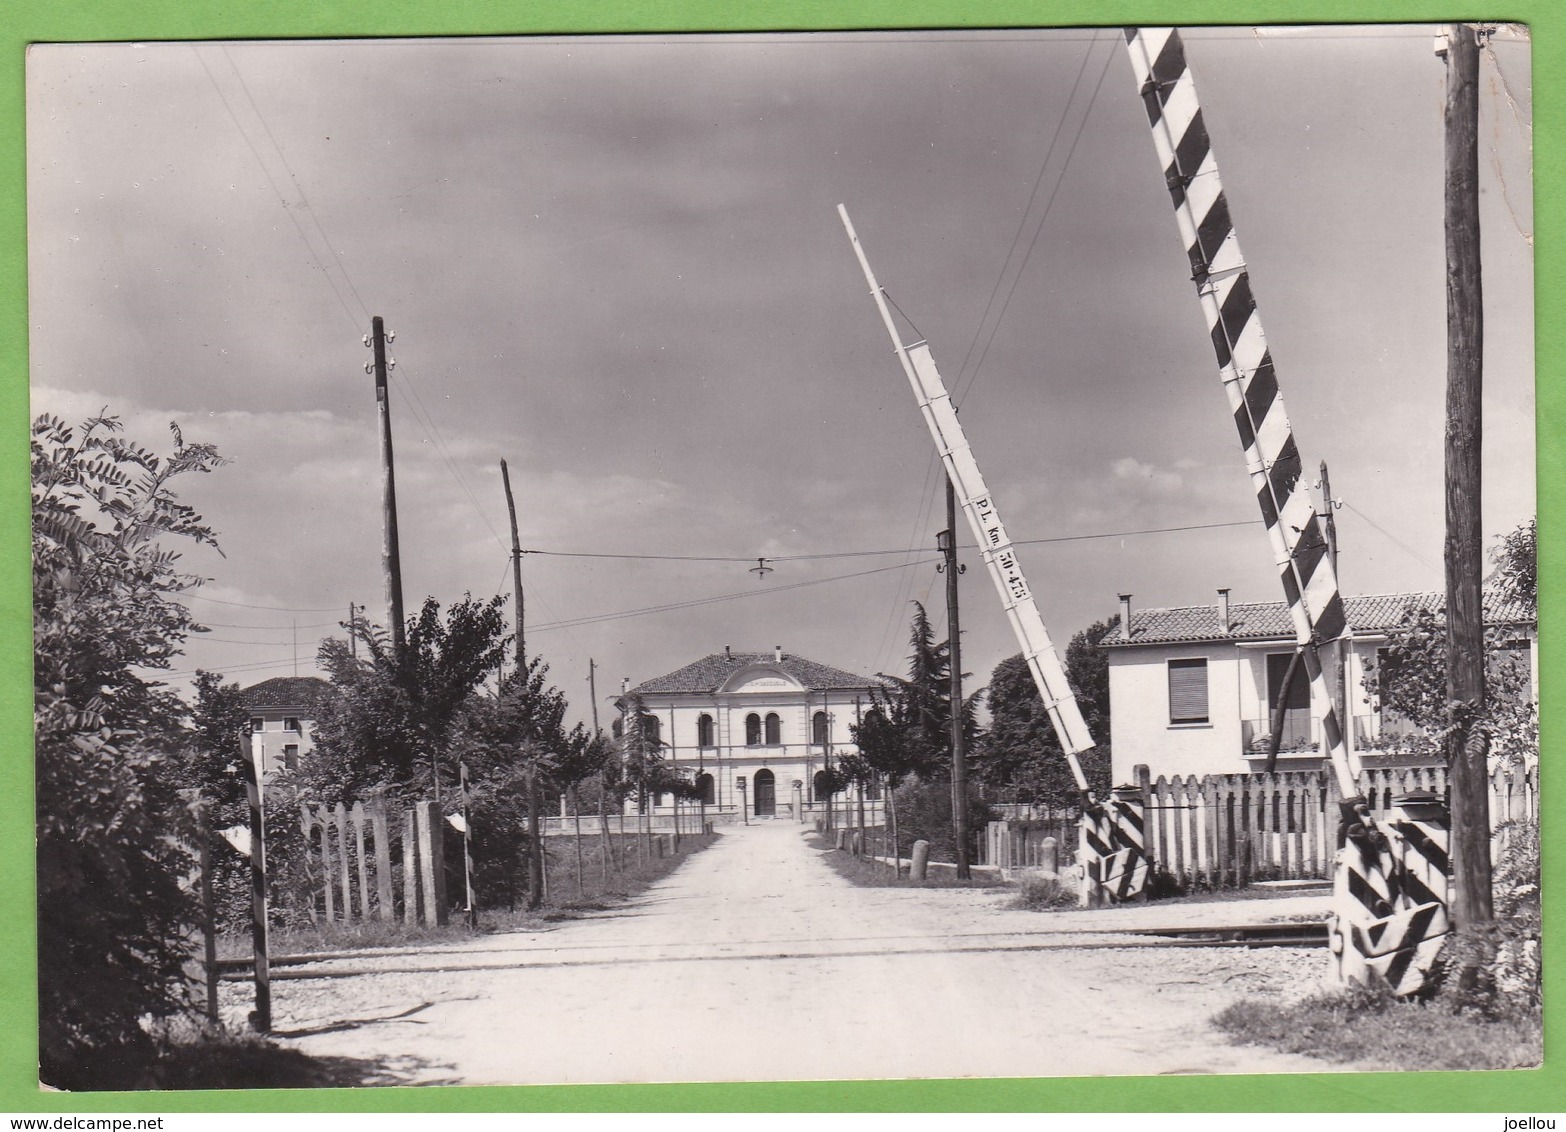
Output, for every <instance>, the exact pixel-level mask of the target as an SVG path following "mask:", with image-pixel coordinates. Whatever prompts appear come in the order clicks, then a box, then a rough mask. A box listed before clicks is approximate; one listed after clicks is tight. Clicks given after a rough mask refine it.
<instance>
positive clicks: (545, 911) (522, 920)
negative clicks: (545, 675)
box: [218, 833, 721, 959]
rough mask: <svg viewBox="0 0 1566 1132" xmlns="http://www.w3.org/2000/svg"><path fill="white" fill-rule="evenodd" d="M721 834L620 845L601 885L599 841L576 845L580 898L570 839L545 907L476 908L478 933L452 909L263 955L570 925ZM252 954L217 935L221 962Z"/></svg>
mask: <svg viewBox="0 0 1566 1132" xmlns="http://www.w3.org/2000/svg"><path fill="white" fill-rule="evenodd" d="M719 836H721V835H720V834H716V833H714V834H708V835H695V834H688V835H685V836H682V837H681V838H680V852H679V853H677V854H674V855H672V856H667V857H657V856H653V857H650V858H648V859H646V860H638V858H637V854H636V849H635V847H634V845H632V844H631V843H632V842H633V841H634V839H632V838H627V845H628V846H630V847H629V849H628V853H627V857H626V859H624V860H623V862H622V863H621V867H620V868H618V869H610V870H609V874H608V881H607V883H605V881H604V875H603V869H602V862H601V857H600V852H601V850H600V848H599V842H598V840H597V839H596V838H594V839H592V841H591V844H589V842H588V839H587V838H586V837H584V838H583V865H582V881H583V884H582V891H581V892H580V893H578V891H577V887H576V857H575V851H574V849H573V848H572V847H571V841H570V839H569V838H551V839H550V840H552V841H559V842H562V843H563V845H562V846H551V847H550V853H549V856H550V861H549V868H548V879H547V882H546V888H547V895H546V897H545V900H544V903H543V904H542V905H541V906H540V907H539V908H538V909H536V910H534V911H528V910H527V909H526V908H524V907H522V906H521V905H520V904H519V905H518V906H517V907H516V908H508V907H504V906H502V907H498V908H480V910H479V916H478V928H477V929H476V930H475V929H474V928H472V927H471V926H469V923H468V919H467V916H466V915H465V914H464V913H463V912H462V911H461V910H460V908H459V907H453V908H452V911H451V920H450V922H449V923H448V924H447V925H446V926H445V927H427V926H425V925H423V924H408V923H403V922H402V921H400V920H367V921H363V922H353V923H345V922H343V921H341V920H338V921H334V922H332V923H321V924H316V925H309V924H307V925H303V926H299V927H287V928H274V929H272V931H271V932H270V933H268V937H267V944H268V950H269V951H270V952H271V953H272V954H273V955H313V954H316V953H318V952H326V951H362V950H369V949H375V948H391V947H411V946H418V945H420V944H445V943H452V942H455V941H459V940H463V939H472V938H475V937H477V936H481V935H489V934H493V933H496V932H511V931H538V930H541V929H543V928H544V927H546V926H547V925H549V924H552V923H559V922H560V921H562V920H573V919H577V918H579V917H581V916H584V915H587V914H588V913H591V912H601V911H603V910H604V909H606V908H611V907H614V906H615V905H617V904H620V903H623V902H624V901H626V900H629V899H630V898H631V897H633V896H636V895H637V894H639V893H641V892H643V891H645V890H646V889H647V888H648V886H650V885H652V884H653V883H654V882H656V881H658V880H660V879H662V878H663V877H666V876H668V875H669V874H670V873H672V872H673V871H674V870H675V869H677V868H679V867H680V865H681V864H683V863H684V861H685V859H686V858H687V857H689V856H690V855H691V854H692V853H697V852H700V851H701V850H702V849H705V848H707V846H709V845H711V844H712V843H713V842H714V841H715V840H717V838H718V837H719ZM452 895H453V896H454V897H456V899H454V900H453V903H454V904H460V897H457V895H456V894H452ZM250 954H251V941H250V933H249V931H248V930H245V931H238V932H223V933H220V934H219V936H218V957H219V958H220V959H237V958H247V957H249V955H250Z"/></svg>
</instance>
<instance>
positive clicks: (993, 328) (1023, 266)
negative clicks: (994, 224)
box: [952, 43, 1115, 406]
mask: <svg viewBox="0 0 1566 1132" xmlns="http://www.w3.org/2000/svg"><path fill="white" fill-rule="evenodd" d="M1088 50H1089V52H1091V51H1092V47H1091V45H1090V46H1089V48H1088ZM1114 58H1115V50H1114V45H1113V43H1111V45H1110V50H1109V52H1108V53H1106V54H1105V56H1104V66H1103V67H1102V68H1101V69H1100V70H1099V72H1098V82H1097V83H1096V84H1095V85H1094V87H1093V93H1092V94H1091V95H1090V96H1089V97H1088V104H1087V109H1086V110H1084V111H1083V112H1082V117H1081V119H1080V120H1079V121H1078V122H1077V132H1076V134H1075V135H1073V137H1072V139H1071V148H1070V149H1068V150H1067V151H1066V157H1065V160H1064V161H1063V162H1061V166H1060V173H1059V174H1058V175H1057V176H1056V177H1055V184H1054V187H1053V188H1051V189H1050V193H1049V199H1048V200H1047V201H1045V202H1044V211H1043V212H1042V213H1041V214H1040V215H1039V222H1038V226H1037V227H1035V228H1034V229H1033V238H1032V239H1031V240H1029V241H1028V250H1027V251H1026V252H1024V253H1023V256H1022V261H1021V262H1020V263H1019V264H1018V265H1017V270H1016V273H1015V274H1013V275H1012V277H1011V286H1010V287H1009V288H1008V289H1007V291H1006V298H1005V301H1004V302H1002V303H1001V309H1000V313H999V314H997V315H996V316H995V321H994V322H992V323H991V324H990V333H989V337H987V338H986V339H985V340H984V349H983V350H981V351H980V352H979V360H978V361H976V362H974V363H973V372H972V373H970V374H969V375H968V384H967V386H966V387H965V388H963V389H962V390H961V391H960V393H959V394H958V396H956V397H954V398H953V400H952V403H953V405H954V406H955V405H956V404H957V403H958V402H959V401H960V400H961V399H962V398H965V397H967V396H968V394H969V393H971V392H973V387H974V385H975V383H976V382H977V381H978V379H979V373H980V371H981V370H982V369H983V368H984V360H985V359H986V358H987V357H989V353H990V346H991V345H992V344H993V343H994V342H995V335H996V332H997V331H999V330H1000V325H1001V322H1002V321H1003V320H1004V319H1005V317H1006V312H1007V311H1008V310H1009V309H1011V300H1012V298H1013V296H1015V295H1016V293H1017V284H1018V282H1020V281H1021V279H1022V273H1023V272H1024V271H1026V270H1027V267H1028V260H1030V259H1031V258H1033V249H1034V248H1035V247H1037V246H1038V242H1039V236H1041V235H1042V234H1043V232H1044V225H1045V222H1046V221H1048V220H1049V214H1050V210H1051V209H1053V208H1054V207H1055V198H1056V197H1057V196H1059V194H1060V186H1061V185H1062V184H1063V183H1064V182H1065V179H1066V173H1067V171H1069V170H1070V168H1071V159H1072V157H1073V156H1075V155H1076V152H1077V143H1078V142H1080V141H1081V140H1082V133H1083V131H1084V130H1085V129H1086V128H1087V123H1088V119H1089V118H1090V117H1092V115H1093V107H1094V106H1095V105H1096V104H1097V103H1098V94H1099V91H1100V90H1102V89H1103V87H1104V76H1106V75H1107V74H1109V64H1110V63H1111V62H1113V60H1114ZM960 376H961V375H960V374H959V377H960ZM959 384H960V382H959Z"/></svg>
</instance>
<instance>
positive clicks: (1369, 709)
mask: <svg viewBox="0 0 1566 1132" xmlns="http://www.w3.org/2000/svg"><path fill="white" fill-rule="evenodd" d="M1444 607H1445V598H1444V595H1442V594H1440V593H1401V594H1380V595H1372V596H1361V597H1349V598H1345V599H1344V611H1345V614H1346V617H1347V620H1348V625H1349V630H1350V633H1349V638H1348V639H1347V641H1346V642H1345V643H1346V645H1347V647H1346V648H1345V649H1344V650H1343V654H1344V660H1345V661H1346V669H1347V671H1346V673H1344V675H1343V676H1342V677H1339V675H1338V673H1339V672H1340V671H1342V670H1341V669H1339V668H1338V667H1337V662H1336V661H1335V660H1334V659H1333V654H1334V652H1335V651H1336V650H1335V649H1334V648H1333V647H1331V646H1327V647H1324V648H1323V650H1322V652H1323V656H1324V669H1326V670H1327V671H1328V673H1329V677H1330V680H1331V682H1332V683H1334V684H1336V686H1337V688H1338V693H1337V694H1338V696H1339V697H1340V700H1341V702H1342V703H1343V704H1344V707H1343V709H1342V716H1343V717H1344V719H1345V721H1346V723H1347V726H1346V727H1345V734H1346V737H1347V741H1348V742H1349V743H1350V744H1351V746H1352V749H1354V750H1355V751H1357V752H1358V753H1359V755H1360V757H1361V758H1362V759H1363V761H1364V763H1365V765H1367V766H1378V765H1379V766H1388V765H1408V764H1409V763H1411V762H1416V761H1419V760H1418V758H1417V757H1415V756H1413V755H1411V753H1410V751H1409V750H1408V749H1407V748H1406V745H1405V744H1404V743H1402V742H1400V737H1406V735H1407V734H1408V732H1409V730H1410V725H1409V723H1408V722H1407V721H1406V720H1402V719H1399V718H1398V717H1397V716H1396V715H1395V714H1393V713H1391V712H1389V711H1386V710H1384V709H1383V707H1382V705H1381V702H1380V695H1379V691H1378V688H1379V679H1380V677H1379V675H1378V673H1379V672H1382V671H1385V653H1384V650H1385V648H1386V645H1387V642H1388V640H1389V637H1390V635H1391V634H1392V633H1393V632H1395V631H1396V630H1397V629H1399V628H1400V627H1402V626H1404V625H1407V624H1408V623H1409V621H1410V619H1411V618H1412V617H1414V616H1416V615H1417V614H1419V613H1421V612H1428V613H1432V614H1436V615H1439V614H1440V613H1441V612H1442V610H1443V609H1444ZM1484 618H1485V624H1486V626H1487V627H1488V628H1490V629H1491V630H1495V631H1497V633H1498V636H1499V638H1500V646H1501V648H1502V649H1503V650H1506V651H1510V652H1511V653H1513V654H1514V655H1515V657H1516V658H1517V659H1518V660H1520V661H1524V662H1526V663H1527V664H1528V665H1529V672H1530V674H1531V679H1532V680H1533V681H1534V682H1535V686H1534V689H1533V693H1534V695H1533V698H1534V701H1535V702H1537V700H1538V691H1537V684H1536V681H1537V675H1536V674H1537V672H1538V663H1537V661H1538V654H1537V650H1538V632H1537V621H1536V617H1535V614H1534V611H1533V609H1532V607H1531V606H1529V605H1527V604H1526V603H1523V602H1517V601H1507V600H1503V599H1501V598H1500V597H1499V596H1498V595H1496V594H1494V593H1486V595H1485V601H1484ZM1099 644H1100V645H1101V646H1102V647H1103V648H1104V649H1105V650H1106V652H1107V653H1108V658H1109V700H1110V731H1111V740H1112V744H1113V767H1114V780H1115V781H1116V782H1130V781H1132V780H1133V778H1134V768H1135V767H1136V766H1138V765H1139V764H1143V765H1146V766H1147V767H1148V768H1149V769H1150V770H1151V771H1152V773H1153V775H1154V776H1155V777H1156V776H1158V775H1169V776H1172V775H1190V774H1195V775H1207V774H1236V773H1244V772H1246V771H1248V770H1260V769H1261V764H1262V763H1263V762H1264V761H1265V759H1266V756H1267V752H1268V747H1269V744H1270V739H1271V729H1272V725H1273V722H1274V720H1275V719H1276V718H1277V713H1278V711H1279V709H1280V708H1281V709H1282V716H1283V719H1282V722H1283V734H1282V741H1281V743H1280V745H1279V753H1278V764H1277V765H1278V769H1280V770H1305V769H1312V768H1315V767H1317V766H1320V765H1321V760H1322V758H1323V752H1322V750H1321V720H1320V717H1319V712H1318V711H1317V710H1316V709H1314V708H1313V707H1312V705H1311V702H1310V687H1309V684H1308V683H1307V681H1306V677H1305V672H1304V666H1303V665H1299V666H1297V667H1296V668H1295V669H1294V674H1293V677H1292V679H1288V677H1289V661H1290V659H1291V657H1292V655H1293V653H1294V627H1293V624H1292V622H1291V621H1290V618H1289V611H1288V608H1287V606H1285V605H1284V603H1283V602H1281V601H1276V602H1257V603H1249V602H1246V603H1231V602H1230V601H1229V591H1228V590H1219V591H1218V600H1217V602H1215V603H1214V604H1212V605H1196V606H1184V607H1179V608H1173V609H1138V610H1134V611H1133V610H1132V608H1131V597H1130V595H1129V594H1122V595H1121V598H1120V624H1119V625H1118V626H1117V627H1116V628H1114V629H1111V630H1110V631H1109V633H1107V634H1106V635H1105V636H1104V637H1103V638H1101V640H1100V641H1099ZM1378 660H1379V661H1380V666H1379V667H1378ZM1286 680H1287V682H1286ZM1340 680H1341V682H1340V683H1339V681H1340Z"/></svg>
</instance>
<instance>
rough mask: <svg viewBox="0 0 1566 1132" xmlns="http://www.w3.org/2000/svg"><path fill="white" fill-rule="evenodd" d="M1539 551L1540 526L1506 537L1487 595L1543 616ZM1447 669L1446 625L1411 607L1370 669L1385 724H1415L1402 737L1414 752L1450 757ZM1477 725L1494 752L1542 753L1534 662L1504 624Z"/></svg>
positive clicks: (1491, 638)
mask: <svg viewBox="0 0 1566 1132" xmlns="http://www.w3.org/2000/svg"><path fill="white" fill-rule="evenodd" d="M1537 548H1538V529H1537V523H1536V521H1535V520H1533V519H1530V520H1528V521H1527V522H1526V523H1523V524H1521V525H1519V526H1518V527H1517V528H1515V529H1514V530H1512V531H1510V532H1508V533H1507V534H1505V535H1503V536H1501V538H1500V540H1499V542H1498V543H1497V545H1496V547H1495V548H1494V549H1493V550H1492V551H1491V553H1490V557H1491V559H1492V560H1493V561H1494V562H1495V571H1494V572H1493V573H1492V574H1491V576H1490V578H1489V587H1488V588H1489V592H1488V594H1487V596H1488V597H1491V598H1492V599H1493V598H1500V599H1501V600H1503V601H1510V602H1516V603H1520V604H1522V605H1525V606H1526V607H1528V609H1530V610H1536V609H1537V603H1538V569H1537ZM1487 604H1488V603H1487ZM1446 666H1447V659H1446V624H1445V621H1444V619H1443V618H1442V617H1441V616H1440V615H1438V614H1437V613H1435V612H1432V611H1431V610H1428V609H1416V608H1410V609H1409V610H1408V611H1407V613H1406V615H1405V618H1404V623H1403V625H1402V626H1401V627H1400V628H1398V629H1397V630H1395V631H1393V632H1392V633H1391V634H1390V635H1389V637H1388V640H1387V643H1386V645H1385V646H1384V647H1383V648H1382V649H1381V650H1380V651H1379V653H1378V655H1377V659H1376V662H1375V663H1374V664H1373V665H1370V666H1368V667H1367V671H1366V675H1365V678H1364V688H1365V691H1366V694H1367V695H1368V696H1369V697H1371V698H1372V699H1373V700H1378V701H1379V703H1380V707H1381V711H1382V713H1383V720H1385V719H1386V718H1387V717H1388V716H1389V715H1391V716H1396V717H1400V718H1401V719H1402V720H1405V721H1406V722H1408V723H1409V724H1412V725H1413V730H1412V731H1411V732H1409V733H1408V734H1406V735H1401V736H1399V739H1400V741H1401V742H1402V743H1403V744H1404V746H1405V747H1406V748H1407V749H1409V750H1412V751H1420V752H1425V753H1428V754H1432V755H1438V754H1442V753H1443V752H1444V749H1445V748H1444V742H1445V735H1446V733H1447V731H1448V728H1449V726H1450V719H1449V713H1450V709H1451V705H1450V703H1449V702H1448V700H1447V686H1446ZM1475 723H1476V726H1478V727H1479V728H1480V729H1482V730H1483V732H1484V733H1485V735H1486V737H1487V739H1488V742H1489V749H1490V751H1491V752H1492V753H1495V754H1499V755H1502V756H1504V757H1507V758H1511V759H1514V760H1515V759H1523V758H1528V757H1532V756H1536V755H1537V754H1538V750H1539V715H1538V705H1537V704H1536V703H1534V701H1533V680H1532V672H1531V669H1530V660H1529V658H1528V656H1527V652H1526V651H1525V650H1524V649H1522V648H1520V647H1519V645H1518V642H1517V640H1516V632H1515V629H1509V628H1508V627H1507V626H1504V625H1491V626H1487V627H1486V628H1485V710H1484V714H1483V717H1482V718H1481V719H1479V720H1477V721H1475Z"/></svg>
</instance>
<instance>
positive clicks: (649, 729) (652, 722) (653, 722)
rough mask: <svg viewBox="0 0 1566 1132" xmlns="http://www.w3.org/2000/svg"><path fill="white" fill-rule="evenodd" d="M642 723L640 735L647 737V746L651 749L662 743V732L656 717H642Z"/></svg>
mask: <svg viewBox="0 0 1566 1132" xmlns="http://www.w3.org/2000/svg"><path fill="white" fill-rule="evenodd" d="M642 721H643V723H644V725H645V729H644V730H643V732H642V734H644V735H645V736H647V745H648V746H650V747H652V746H657V745H658V744H659V743H661V742H663V731H662V728H660V727H659V720H658V717H657V716H656V715H644V716H643V717H642Z"/></svg>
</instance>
